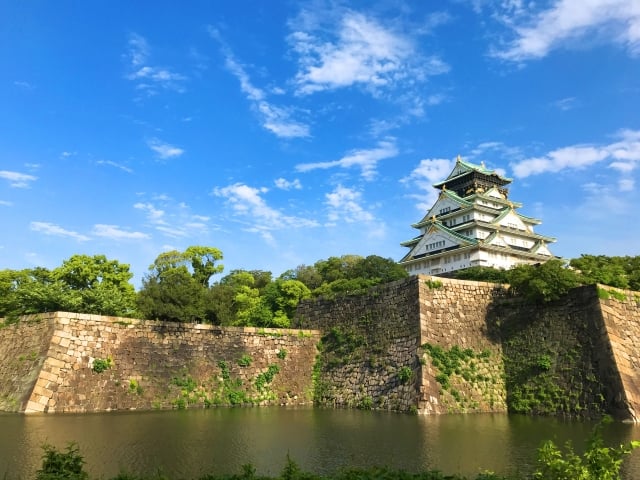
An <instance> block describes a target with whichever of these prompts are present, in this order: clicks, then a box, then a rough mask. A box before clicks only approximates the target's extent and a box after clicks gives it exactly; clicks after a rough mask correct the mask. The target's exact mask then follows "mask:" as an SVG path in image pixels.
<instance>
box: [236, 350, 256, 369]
mask: <svg viewBox="0 0 640 480" xmlns="http://www.w3.org/2000/svg"><path fill="white" fill-rule="evenodd" d="M251 362H253V358H251V355H248V354H246V353H245V354H243V355H242V357H240V359H239V360H238V365H239V366H241V367H248V366H250V365H251Z"/></svg>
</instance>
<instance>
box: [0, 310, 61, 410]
mask: <svg viewBox="0 0 640 480" xmlns="http://www.w3.org/2000/svg"><path fill="white" fill-rule="evenodd" d="M53 329H54V324H53V322H50V321H47V320H46V319H43V317H42V316H40V315H28V316H25V317H23V319H22V321H21V322H20V323H19V324H10V325H6V326H5V325H3V324H2V323H1V322H0V411H5V412H21V411H24V409H25V407H26V406H27V402H28V401H29V397H30V395H31V392H32V391H33V387H34V386H35V384H36V380H37V379H38V375H39V374H40V370H41V369H42V364H43V363H44V361H45V359H46V358H47V352H48V350H49V345H50V339H51V336H52V334H53Z"/></svg>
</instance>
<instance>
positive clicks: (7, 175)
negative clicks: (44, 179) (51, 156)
mask: <svg viewBox="0 0 640 480" xmlns="http://www.w3.org/2000/svg"><path fill="white" fill-rule="evenodd" d="M0 178H4V179H5V180H8V181H9V185H10V186H12V187H14V188H29V187H30V186H31V182H35V181H36V180H37V179H38V177H34V176H33V175H28V174H26V173H20V172H12V171H9V170H0Z"/></svg>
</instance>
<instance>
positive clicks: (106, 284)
mask: <svg viewBox="0 0 640 480" xmlns="http://www.w3.org/2000/svg"><path fill="white" fill-rule="evenodd" d="M132 276H133V274H132V273H131V272H130V271H129V265H126V264H121V263H119V262H118V261H117V260H108V259H107V258H106V257H105V256H104V255H94V256H88V255H73V256H71V257H70V258H69V259H67V260H64V261H63V263H62V265H61V266H59V267H57V268H55V269H53V270H47V269H46V268H41V267H36V268H32V269H25V270H2V271H1V272H0V297H1V300H0V316H9V317H15V316H19V315H24V314H29V313H41V312H53V311H59V310H61V311H70V312H78V313H95V314H99V315H113V316H125V317H131V316H135V315H136V308H135V298H136V292H135V289H134V287H133V285H131V284H130V283H129V280H130V279H131V277H132Z"/></svg>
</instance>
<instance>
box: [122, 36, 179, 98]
mask: <svg viewBox="0 0 640 480" xmlns="http://www.w3.org/2000/svg"><path fill="white" fill-rule="evenodd" d="M150 52H151V49H150V48H149V44H148V42H147V40H146V39H145V38H144V37H143V36H141V35H138V34H136V33H132V34H131V35H129V42H128V49H127V54H126V58H127V60H128V63H129V65H128V69H129V73H128V74H127V75H126V78H127V79H128V80H132V81H133V82H135V84H136V89H138V90H142V91H145V92H146V93H147V94H148V95H155V94H157V93H158V90H174V91H177V92H180V93H182V92H184V91H185V88H184V83H185V81H186V80H187V77H186V76H184V75H182V74H180V73H176V72H173V71H171V69H169V68H166V67H158V66H154V65H150V64H149V56H150Z"/></svg>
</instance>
